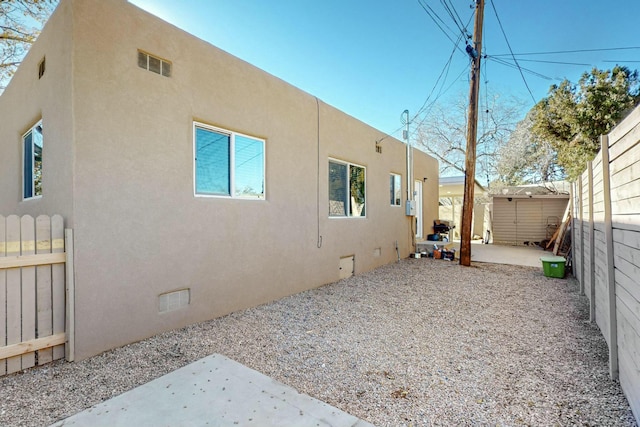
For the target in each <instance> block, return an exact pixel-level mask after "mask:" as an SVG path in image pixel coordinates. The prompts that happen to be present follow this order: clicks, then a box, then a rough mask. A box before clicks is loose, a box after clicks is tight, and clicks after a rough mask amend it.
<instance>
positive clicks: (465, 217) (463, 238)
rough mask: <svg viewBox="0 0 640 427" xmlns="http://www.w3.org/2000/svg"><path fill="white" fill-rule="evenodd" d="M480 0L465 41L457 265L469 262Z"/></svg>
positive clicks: (478, 75)
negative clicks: (467, 71)
mask: <svg viewBox="0 0 640 427" xmlns="http://www.w3.org/2000/svg"><path fill="white" fill-rule="evenodd" d="M483 21H484V0H476V13H475V22H474V27H473V44H472V45H467V53H468V54H469V56H470V58H471V84H470V87H469V113H468V115H467V153H466V158H465V174H464V199H463V202H462V230H461V233H460V265H464V266H467V267H468V266H470V265H471V225H472V222H473V190H474V189H475V184H476V178H475V175H476V139H477V136H478V90H479V88H480V59H481V58H482V23H483Z"/></svg>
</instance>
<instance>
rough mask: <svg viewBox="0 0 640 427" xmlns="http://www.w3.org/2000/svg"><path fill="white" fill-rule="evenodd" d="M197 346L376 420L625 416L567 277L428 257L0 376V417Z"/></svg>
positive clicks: (102, 386)
mask: <svg viewBox="0 0 640 427" xmlns="http://www.w3.org/2000/svg"><path fill="white" fill-rule="evenodd" d="M264 286H269V284H268V283H265V284H264ZM211 353H222V354H224V355H226V356H228V357H230V358H232V359H234V360H236V361H238V362H240V363H243V364H245V365H247V366H249V367H250V368H253V369H256V370H258V371H260V372H262V373H264V374H266V375H269V376H271V377H273V378H275V379H277V380H278V381H281V382H283V383H285V384H287V385H290V386H292V387H294V388H296V389H298V390H299V391H300V392H303V393H306V394H309V395H311V396H313V397H315V398H317V399H320V400H323V401H325V402H327V403H329V404H331V405H334V406H336V407H338V408H340V409H342V410H344V411H346V412H348V413H351V414H353V415H355V416H358V417H360V418H363V419H365V420H367V421H369V422H371V423H373V424H375V425H377V426H423V425H487V424H492V425H496V424H497V425H594V426H595V425H597V426H603V425H608V426H611V425H620V426H635V425H636V424H635V421H634V418H633V415H632V414H631V411H630V409H629V405H628V403H627V401H626V399H625V397H624V395H623V394H622V391H621V389H620V385H619V383H618V382H614V381H611V380H610V379H609V377H608V368H607V347H606V343H605V341H604V339H603V338H602V335H601V334H600V332H599V330H598V329H597V327H596V326H595V325H593V324H591V323H589V315H588V306H587V300H586V298H585V297H579V296H578V292H577V284H576V282H575V281H574V280H573V279H567V280H559V279H551V278H546V277H544V276H543V275H542V272H541V269H540V268H532V267H518V266H508V265H494V264H474V266H472V267H461V266H459V265H458V264H457V263H452V262H448V261H441V260H432V259H416V260H414V259H406V260H402V261H400V262H399V263H395V264H391V265H388V266H385V267H382V268H379V269H377V270H375V271H372V272H369V273H366V274H362V275H359V276H356V277H352V278H350V279H347V280H343V281H340V282H337V283H334V284H331V285H328V286H324V287H322V288H319V289H316V290H312V291H308V292H304V293H301V294H298V295H294V296H292V297H288V298H284V299H282V300H279V301H276V302H273V303H271V304H266V305H263V306H260V307H257V308H254V309H249V310H245V311H241V312H237V313H234V314H232V315H229V316H225V317H223V318H219V319H215V320H212V321H209V322H205V323H200V324H197V325H192V326H189V327H186V328H183V329H180V330H175V331H171V332H168V333H165V334H162V335H158V336H155V337H153V338H150V339H148V340H145V341H141V342H139V343H136V344H132V345H129V346H126V347H123V348H119V349H116V350H113V351H109V352H107V353H104V354H102V355H100V356H97V357H94V358H91V359H88V360H85V361H82V362H78V363H64V362H56V363H53V364H51V365H49V366H46V367H42V368H39V369H32V370H28V371H26V372H24V373H19V374H14V375H10V376H7V377H3V378H0V425H3V426H8V425H16V426H17V425H34V426H42V425H48V424H50V423H52V422H54V421H56V420H58V419H61V418H64V417H66V416H69V415H71V414H73V413H75V412H78V411H80V410H82V409H85V408H87V407H89V406H91V405H93V404H95V403H98V402H101V401H103V400H106V399H109V398H111V397H113V396H116V395H118V394H121V393H122V392H124V391H126V390H129V389H131V388H133V387H135V386H137V385H139V384H143V383H145V382H147V381H149V380H151V379H153V378H156V377H159V376H161V375H163V374H165V373H167V372H170V371H172V370H174V369H176V368H178V367H181V366H184V365H186V364H188V363H190V362H192V361H194V360H197V359H199V358H201V357H204V356H206V355H209V354H211Z"/></svg>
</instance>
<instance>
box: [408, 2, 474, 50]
mask: <svg viewBox="0 0 640 427" xmlns="http://www.w3.org/2000/svg"><path fill="white" fill-rule="evenodd" d="M418 4H419V5H420V6H422V8H423V9H424V11H425V12H427V15H429V17H430V18H431V19H432V20H433V22H434V23H435V24H436V25H437V26H438V28H440V31H442V32H443V33H444V35H445V36H446V37H447V38H448V39H449V40H450V41H451V43H453V44H454V45H455V46H457V43H456V42H454V41H453V39H452V38H451V36H450V35H449V33H447V32H446V31H445V30H444V28H442V26H441V25H440V24H439V23H438V20H440V22H442V24H443V25H444V26H445V27H447V29H448V30H449V31H450V32H451V33H455V31H453V30H452V29H451V28H449V26H448V25H447V24H446V23H445V22H444V20H443V19H442V18H440V16H438V14H437V13H436V12H435V11H434V10H433V8H432V7H431V6H429V4H425V3H424V0H418ZM436 18H438V19H436ZM458 49H459V50H460V52H462V53H463V54H465V55H466V53H465V52H464V51H463V50H462V49H460V48H458Z"/></svg>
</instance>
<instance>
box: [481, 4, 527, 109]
mask: <svg viewBox="0 0 640 427" xmlns="http://www.w3.org/2000/svg"><path fill="white" fill-rule="evenodd" d="M491 8H492V9H493V12H494V13H495V15H496V19H497V20H498V25H499V26H500V30H501V31H502V35H503V36H504V41H505V42H507V47H508V48H509V52H511V57H512V58H513V62H515V64H516V66H517V67H518V71H520V76H522V81H523V82H524V85H525V86H526V87H527V90H528V91H529V95H531V99H533V103H534V104H536V103H537V101H536V97H535V96H533V92H531V88H530V87H529V83H527V79H525V78H524V73H523V72H522V70H521V69H520V64H518V60H517V59H516V57H515V55H514V54H513V49H511V43H509V39H508V38H507V34H506V33H505V32H504V27H503V26H502V21H500V17H499V16H498V10H497V9H496V5H495V4H494V3H493V0H491Z"/></svg>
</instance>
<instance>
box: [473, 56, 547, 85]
mask: <svg viewBox="0 0 640 427" xmlns="http://www.w3.org/2000/svg"><path fill="white" fill-rule="evenodd" d="M486 59H490V60H492V61H494V62H497V63H498V64H502V65H505V66H507V67H511V68H515V69H519V70H522V71H524V72H526V73H529V74H531V75H534V76H536V77H540V78H542V79H545V80H554V79H553V78H552V77H549V76H545V75H544V74H540V73H538V72H537V71H533V70H530V69H528V68H525V67H518V66H516V65H514V64H512V63H510V62H508V61H505V60H504V59H501V58H495V57H493V56H487V57H486Z"/></svg>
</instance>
